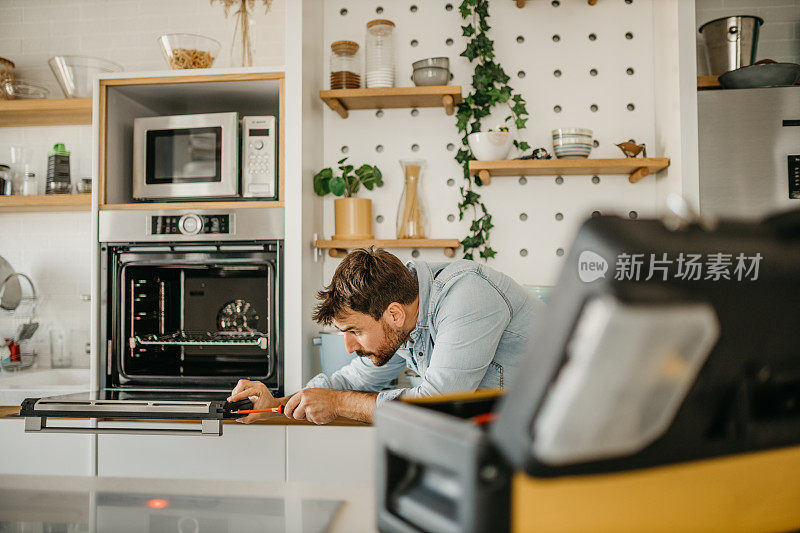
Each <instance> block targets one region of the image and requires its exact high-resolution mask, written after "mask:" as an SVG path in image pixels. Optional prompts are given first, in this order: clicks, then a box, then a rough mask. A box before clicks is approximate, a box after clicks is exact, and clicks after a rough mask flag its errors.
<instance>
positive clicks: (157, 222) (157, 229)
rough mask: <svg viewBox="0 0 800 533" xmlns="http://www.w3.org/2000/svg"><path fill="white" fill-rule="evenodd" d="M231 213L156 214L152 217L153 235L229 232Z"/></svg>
mask: <svg viewBox="0 0 800 533" xmlns="http://www.w3.org/2000/svg"><path fill="white" fill-rule="evenodd" d="M230 217H231V216H230V215H196V214H193V213H190V214H187V215H166V216H164V215H155V216H151V217H150V234H151V235H200V234H203V235H209V234H226V235H227V234H228V233H230V231H231V220H230Z"/></svg>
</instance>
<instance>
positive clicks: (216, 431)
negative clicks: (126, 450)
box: [25, 416, 222, 437]
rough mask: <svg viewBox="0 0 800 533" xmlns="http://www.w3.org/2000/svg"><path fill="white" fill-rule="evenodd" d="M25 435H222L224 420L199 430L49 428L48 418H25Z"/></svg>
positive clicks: (202, 423) (207, 423)
mask: <svg viewBox="0 0 800 533" xmlns="http://www.w3.org/2000/svg"><path fill="white" fill-rule="evenodd" d="M25 433H77V434H82V435H197V436H203V435H209V436H214V437H219V436H221V435H222V420H201V421H200V428H199V429H159V428H142V429H134V428H92V427H63V426H60V427H49V426H48V425H47V418H46V417H41V416H26V417H25Z"/></svg>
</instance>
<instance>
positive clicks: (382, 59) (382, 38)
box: [366, 19, 394, 87]
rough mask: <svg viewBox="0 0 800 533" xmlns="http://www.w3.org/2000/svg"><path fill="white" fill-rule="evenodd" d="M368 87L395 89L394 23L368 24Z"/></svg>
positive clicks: (379, 22) (383, 21)
mask: <svg viewBox="0 0 800 533" xmlns="http://www.w3.org/2000/svg"><path fill="white" fill-rule="evenodd" d="M366 49H367V52H366V56H367V60H366V65H367V66H366V81H367V87H394V22H392V21H391V20H386V19H375V20H370V21H369V22H367V37H366Z"/></svg>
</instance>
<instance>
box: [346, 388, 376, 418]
mask: <svg viewBox="0 0 800 533" xmlns="http://www.w3.org/2000/svg"><path fill="white" fill-rule="evenodd" d="M377 399H378V394H377V393H376V392H360V391H350V390H346V391H337V395H336V414H337V415H338V416H343V417H345V418H351V419H353V420H360V421H361V422H369V423H372V415H373V413H374V412H375V405H376V403H377Z"/></svg>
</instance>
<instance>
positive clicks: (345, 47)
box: [330, 41, 361, 90]
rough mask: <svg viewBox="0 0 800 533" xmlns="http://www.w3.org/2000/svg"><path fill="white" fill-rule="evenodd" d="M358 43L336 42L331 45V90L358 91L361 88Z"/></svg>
mask: <svg viewBox="0 0 800 533" xmlns="http://www.w3.org/2000/svg"><path fill="white" fill-rule="evenodd" d="M358 49H359V46H358V43H356V42H353V41H336V42H333V43H331V58H330V73H331V74H330V80H331V89H332V90H334V89H358V88H360V87H361V57H360V55H359V53H358Z"/></svg>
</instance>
